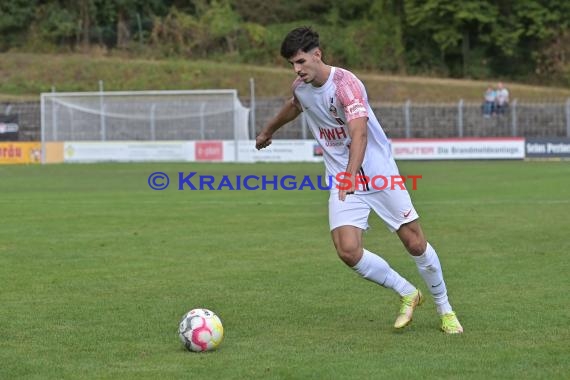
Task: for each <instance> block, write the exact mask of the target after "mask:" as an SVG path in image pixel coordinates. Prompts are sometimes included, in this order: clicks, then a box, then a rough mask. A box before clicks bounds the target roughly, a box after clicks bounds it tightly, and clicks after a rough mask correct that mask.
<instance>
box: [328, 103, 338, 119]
mask: <svg viewBox="0 0 570 380" xmlns="http://www.w3.org/2000/svg"><path fill="white" fill-rule="evenodd" d="M329 112H330V113H331V115H332V116H333V117H338V112H337V111H336V107H335V106H334V104H331V106H330V107H329Z"/></svg>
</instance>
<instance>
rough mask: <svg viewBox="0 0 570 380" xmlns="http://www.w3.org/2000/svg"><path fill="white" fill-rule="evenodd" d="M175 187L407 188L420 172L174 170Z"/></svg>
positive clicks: (158, 180)
mask: <svg viewBox="0 0 570 380" xmlns="http://www.w3.org/2000/svg"><path fill="white" fill-rule="evenodd" d="M176 177H177V182H176V185H177V190H193V191H200V190H332V189H333V188H334V189H337V190H351V189H352V188H353V185H354V188H355V189H356V190H361V191H377V190H405V189H406V182H407V181H411V185H412V186H411V189H412V190H416V189H417V180H418V179H421V178H422V176H421V175H407V176H401V175H390V176H383V175H376V176H374V177H368V176H364V175H356V176H352V175H351V174H350V173H346V172H341V173H338V174H337V175H335V176H332V175H330V176H320V175H319V176H316V177H314V176H309V175H305V176H295V175H282V176H279V175H255V174H249V175H232V176H229V175H218V176H214V175H209V174H198V172H189V173H185V172H178V173H176ZM170 182H171V181H170V177H169V176H168V175H167V174H166V173H165V172H153V173H151V174H150V175H149V177H148V180H147V183H148V186H149V187H150V188H151V189H152V190H165V189H166V188H168V187H169V186H170Z"/></svg>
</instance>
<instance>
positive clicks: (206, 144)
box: [196, 141, 224, 161]
mask: <svg viewBox="0 0 570 380" xmlns="http://www.w3.org/2000/svg"><path fill="white" fill-rule="evenodd" d="M223 159H224V144H223V143H222V142H221V141H196V161H222V160H223Z"/></svg>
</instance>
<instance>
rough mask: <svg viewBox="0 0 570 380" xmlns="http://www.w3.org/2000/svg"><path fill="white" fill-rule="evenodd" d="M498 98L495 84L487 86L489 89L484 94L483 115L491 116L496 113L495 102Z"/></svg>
mask: <svg viewBox="0 0 570 380" xmlns="http://www.w3.org/2000/svg"><path fill="white" fill-rule="evenodd" d="M496 100H497V95H496V93H495V90H494V89H493V86H491V85H489V87H487V91H485V94H484V100H483V106H482V107H483V116H485V117H490V116H491V115H494V114H495V103H496Z"/></svg>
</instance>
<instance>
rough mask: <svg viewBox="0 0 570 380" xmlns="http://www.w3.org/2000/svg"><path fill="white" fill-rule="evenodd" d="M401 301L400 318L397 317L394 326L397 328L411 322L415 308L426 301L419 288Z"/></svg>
mask: <svg viewBox="0 0 570 380" xmlns="http://www.w3.org/2000/svg"><path fill="white" fill-rule="evenodd" d="M401 301H402V306H400V314H398V318H396V322H394V328H397V329H401V328H404V327H406V326H407V325H409V324H410V322H411V321H412V315H413V314H414V310H415V309H416V307H417V306H419V305H421V304H422V302H424V296H423V295H422V292H421V291H420V290H419V289H416V291H415V292H413V293H412V294H410V295H409V296H403V297H402V298H401Z"/></svg>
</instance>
